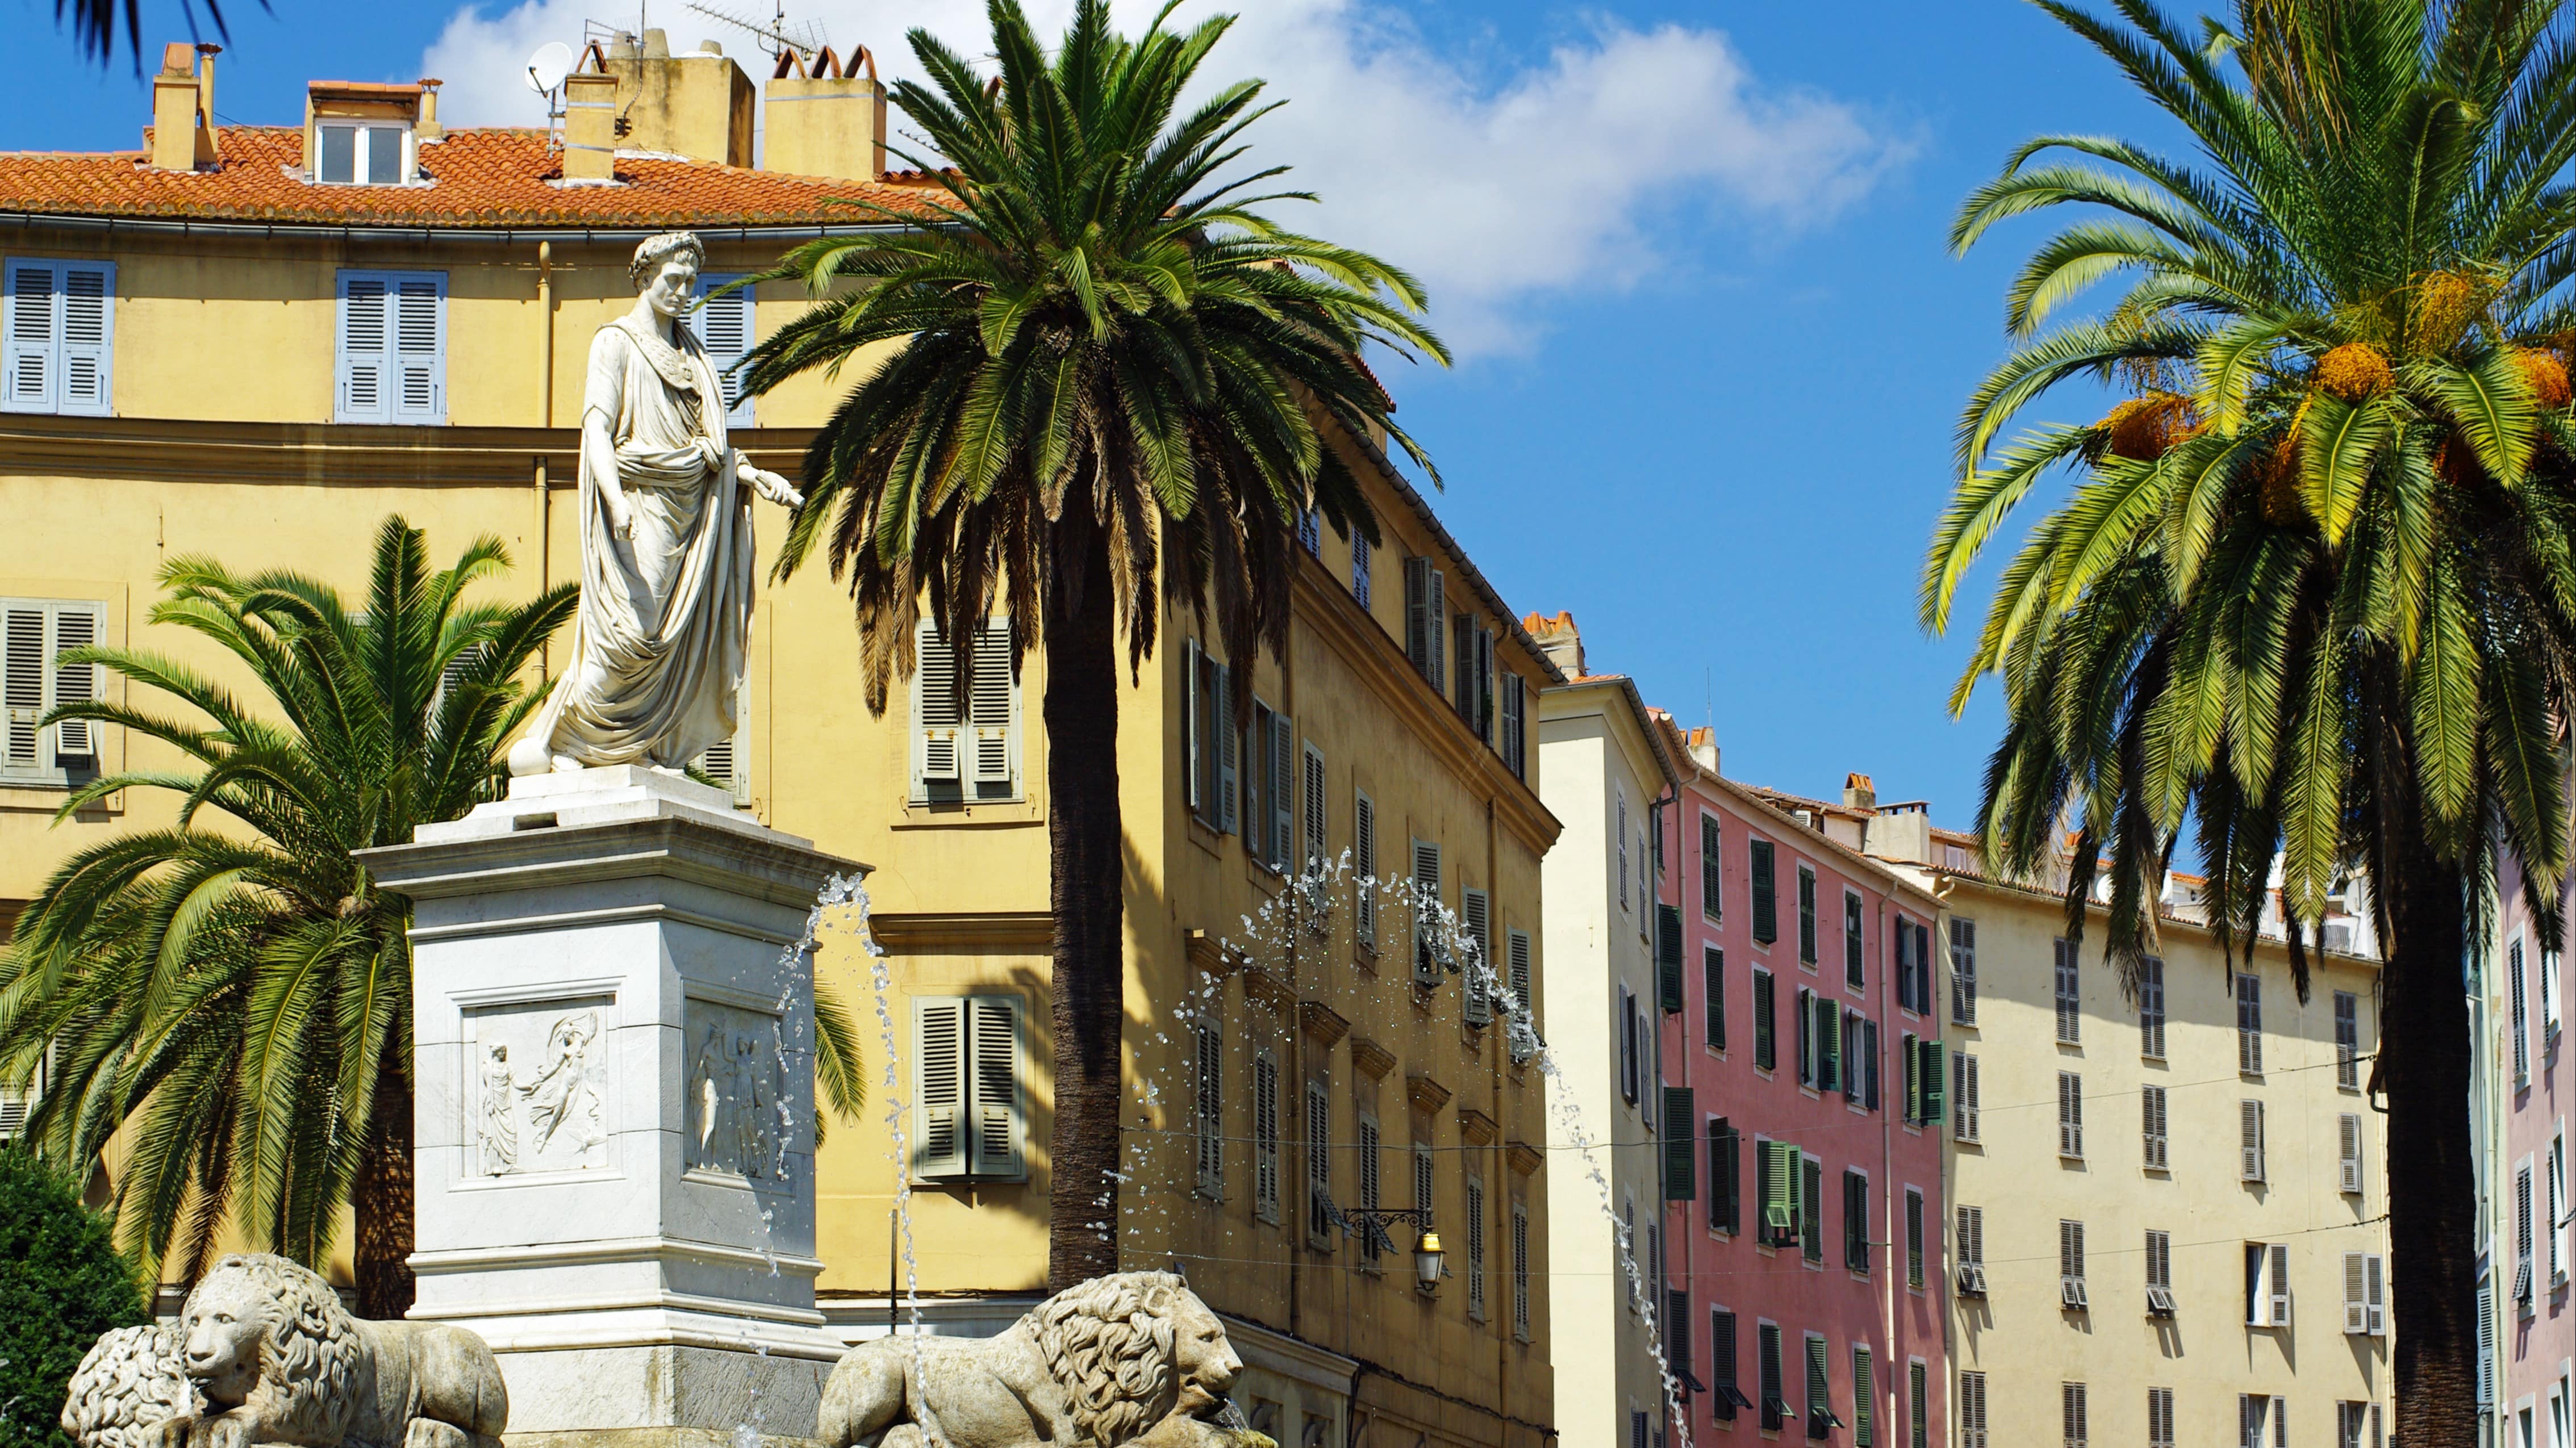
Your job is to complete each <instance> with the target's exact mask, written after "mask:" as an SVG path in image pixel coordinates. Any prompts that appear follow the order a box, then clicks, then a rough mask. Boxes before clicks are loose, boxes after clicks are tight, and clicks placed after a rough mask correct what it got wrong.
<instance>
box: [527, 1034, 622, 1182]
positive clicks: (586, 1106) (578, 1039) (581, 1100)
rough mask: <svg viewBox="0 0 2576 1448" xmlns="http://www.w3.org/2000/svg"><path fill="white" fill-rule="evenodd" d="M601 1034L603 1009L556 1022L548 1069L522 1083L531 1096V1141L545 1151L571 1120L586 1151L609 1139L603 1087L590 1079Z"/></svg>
mask: <svg viewBox="0 0 2576 1448" xmlns="http://www.w3.org/2000/svg"><path fill="white" fill-rule="evenodd" d="M598 1038H599V1013H598V1012H597V1011H584V1012H582V1013H581V1014H580V1015H577V1016H566V1017H564V1018H563V1019H562V1020H559V1021H557V1022H555V1024H554V1029H553V1030H551V1031H549V1032H547V1033H546V1056H547V1064H546V1069H545V1074H543V1075H541V1076H539V1077H538V1078H537V1079H536V1080H534V1081H531V1082H529V1083H528V1084H526V1085H524V1086H521V1087H520V1088H519V1094H520V1095H522V1096H524V1097H526V1098H527V1099H528V1128H529V1130H531V1131H532V1132H534V1133H535V1135H536V1140H535V1141H533V1142H531V1143H530V1144H529V1145H530V1147H531V1149H533V1150H536V1151H539V1152H542V1151H544V1150H545V1149H546V1145H547V1143H549V1142H551V1141H553V1140H554V1138H555V1133H556V1132H557V1131H560V1130H562V1129H563V1128H564V1127H565V1126H566V1125H570V1126H571V1127H572V1129H573V1139H574V1140H575V1141H576V1142H578V1143H579V1144H580V1146H581V1149H582V1150H584V1151H588V1150H590V1149H591V1148H592V1147H594V1146H597V1145H599V1144H600V1143H601V1142H603V1141H606V1140H607V1139H608V1133H607V1130H606V1129H605V1128H604V1127H603V1126H602V1125H601V1124H600V1117H599V1087H598V1086H597V1085H595V1084H593V1083H592V1081H591V1079H590V1047H591V1043H592V1042H593V1041H595V1040H597V1039H598Z"/></svg>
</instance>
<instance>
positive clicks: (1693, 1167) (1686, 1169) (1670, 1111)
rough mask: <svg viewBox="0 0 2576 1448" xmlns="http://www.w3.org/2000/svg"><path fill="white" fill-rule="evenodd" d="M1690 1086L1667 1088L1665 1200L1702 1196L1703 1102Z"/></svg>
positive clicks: (1678, 1200) (1665, 1091)
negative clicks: (1700, 1181)
mask: <svg viewBox="0 0 2576 1448" xmlns="http://www.w3.org/2000/svg"><path fill="white" fill-rule="evenodd" d="M1696 1095H1697V1093H1696V1092H1694V1091H1692V1090H1691V1088H1690V1087H1688V1086H1667V1087H1665V1088H1664V1110H1663V1118H1662V1120H1661V1121H1659V1122H1658V1123H1657V1125H1658V1126H1660V1127H1661V1128H1662V1130H1663V1143H1664V1200H1665V1201H1668V1202H1687V1201H1692V1200H1694V1199H1696V1198H1697V1197H1698V1196H1699V1104H1698V1102H1697V1101H1696V1099H1695V1097H1696Z"/></svg>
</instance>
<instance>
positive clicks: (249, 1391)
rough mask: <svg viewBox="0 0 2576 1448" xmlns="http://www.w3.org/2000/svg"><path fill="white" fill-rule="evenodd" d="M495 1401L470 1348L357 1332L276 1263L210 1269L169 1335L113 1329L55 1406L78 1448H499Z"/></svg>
mask: <svg viewBox="0 0 2576 1448" xmlns="http://www.w3.org/2000/svg"><path fill="white" fill-rule="evenodd" d="M509 1419H510V1399H509V1391H508V1389H507V1387H506V1386H505V1385H504V1384H503V1383H502V1380H501V1368H500V1365H499V1364H498V1363H497V1362H495V1361H494V1360H493V1358H492V1353H491V1350H490V1349H489V1348H488V1347H486V1346H485V1345H484V1342H483V1339H481V1338H479V1337H477V1336H475V1335H474V1334H473V1333H471V1332H468V1331H466V1330H464V1329H463V1328H458V1327H449V1326H446V1325H445V1324H441V1323H428V1322H360V1321H358V1320H357V1319H355V1318H353V1317H351V1316H350V1315H349V1312H348V1309H346V1308H344V1307H342V1306H341V1305H340V1297H339V1294H338V1293H336V1292H333V1291H332V1290H331V1285H330V1284H329V1283H327V1282H325V1281H323V1280H322V1279H321V1278H320V1277H318V1276H316V1275H315V1274H314V1273H312V1272H310V1271H308V1270H306V1269H305V1268H302V1267H299V1266H297V1265H295V1264H294V1263H292V1262H289V1261H287V1260H286V1259H285V1258H283V1257H270V1256H266V1255H250V1256H232V1257H226V1258H224V1259H223V1260H222V1261H220V1262H218V1263H216V1264H215V1269H214V1271H212V1272H211V1273H209V1274H207V1276H206V1278H205V1280H204V1281H202V1282H200V1283H198V1284H197V1288H196V1290H195V1291H193V1292H191V1293H189V1294H188V1302H187V1306H186V1307H185V1308H183V1309H182V1310H181V1312H180V1315H179V1321H178V1323H177V1325H176V1326H173V1327H156V1328H124V1329H120V1330H118V1331H116V1332H112V1333H109V1334H107V1335H106V1336H105V1337H102V1338H100V1339H99V1341H98V1343H97V1345H96V1346H94V1347H92V1348H91V1349H90V1352H89V1356H88V1357H86V1358H84V1359H82V1361H81V1366H80V1370H79V1371H78V1372H77V1373H75V1374H74V1375H73V1377H72V1381H71V1391H70V1393H69V1394H68V1396H67V1399H66V1401H65V1403H64V1407H63V1419H62V1422H63V1430H64V1431H65V1432H67V1433H69V1434H71V1435H72V1438H73V1440H74V1441H75V1442H77V1443H79V1444H80V1445H81V1448H147V1445H148V1448H165V1445H166V1448H258V1445H266V1444H295V1445H302V1448H500V1439H501V1434H502V1433H503V1432H504V1431H505V1430H506V1429H507V1428H508V1426H509Z"/></svg>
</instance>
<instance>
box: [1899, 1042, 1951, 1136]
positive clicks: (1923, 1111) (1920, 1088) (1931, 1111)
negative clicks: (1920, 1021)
mask: <svg viewBox="0 0 2576 1448" xmlns="http://www.w3.org/2000/svg"><path fill="white" fill-rule="evenodd" d="M1903 1045H1904V1053H1905V1119H1906V1120H1907V1121H1910V1122H1914V1123H1916V1124H1918V1125H1923V1126H1929V1125H1931V1124H1933V1123H1934V1122H1937V1121H1939V1120H1940V1119H1941V1111H1942V1107H1943V1105H1944V1093H1943V1090H1942V1075H1943V1070H1942V1067H1943V1063H1944V1062H1946V1061H1947V1060H1948V1057H1946V1056H1944V1055H1943V1054H1942V1051H1941V1043H1940V1042H1939V1041H1938V1040H1930V1041H1927V1040H1924V1039H1922V1038H1920V1037H1918V1036H1916V1035H1914V1034H1913V1033H1912V1032H1910V1031H1909V1032H1907V1033H1906V1036H1905V1040H1904V1043H1903Z"/></svg>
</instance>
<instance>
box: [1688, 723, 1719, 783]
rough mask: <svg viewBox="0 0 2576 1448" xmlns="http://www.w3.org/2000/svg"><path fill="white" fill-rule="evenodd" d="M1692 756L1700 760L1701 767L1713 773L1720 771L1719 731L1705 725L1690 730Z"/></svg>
mask: <svg viewBox="0 0 2576 1448" xmlns="http://www.w3.org/2000/svg"><path fill="white" fill-rule="evenodd" d="M1690 756H1691V758H1693V759H1696V760H1698V761H1699V767H1700V768H1702V769H1705V770H1707V771H1708V772H1709V773H1711V774H1716V773H1718V772H1719V770H1718V767H1717V731H1716V730H1714V729H1709V728H1705V727H1703V728H1699V729H1694V730H1692V731H1691V732H1690Z"/></svg>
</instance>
